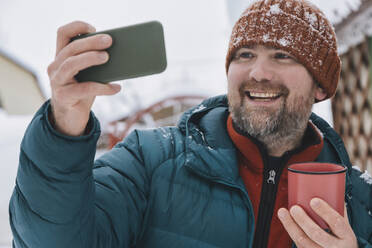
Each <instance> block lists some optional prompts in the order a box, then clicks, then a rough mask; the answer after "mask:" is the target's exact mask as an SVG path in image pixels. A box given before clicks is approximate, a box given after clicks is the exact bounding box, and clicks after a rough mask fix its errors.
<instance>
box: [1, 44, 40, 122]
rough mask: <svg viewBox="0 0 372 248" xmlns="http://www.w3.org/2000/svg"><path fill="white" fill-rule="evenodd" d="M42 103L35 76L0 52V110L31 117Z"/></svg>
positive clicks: (3, 52)
mask: <svg viewBox="0 0 372 248" xmlns="http://www.w3.org/2000/svg"><path fill="white" fill-rule="evenodd" d="M44 101H45V96H44V94H43V92H42V90H41V87H40V84H39V82H38V79H37V77H36V75H35V74H34V73H33V72H32V71H31V70H30V69H28V68H27V67H26V66H24V65H23V64H22V63H20V62H19V61H17V60H16V59H14V58H13V57H11V56H10V55H8V54H6V53H5V51H1V50H0V108H2V109H4V110H5V111H6V112H7V114H9V115H32V114H34V113H35V112H36V110H37V109H38V108H39V107H40V106H41V105H42V104H43V102H44Z"/></svg>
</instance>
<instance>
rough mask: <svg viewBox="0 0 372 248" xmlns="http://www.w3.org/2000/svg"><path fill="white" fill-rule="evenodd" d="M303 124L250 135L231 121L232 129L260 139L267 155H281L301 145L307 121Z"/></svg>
mask: <svg viewBox="0 0 372 248" xmlns="http://www.w3.org/2000/svg"><path fill="white" fill-rule="evenodd" d="M304 124H305V125H304V126H303V127H301V128H296V129H295V130H293V129H292V131H291V132H275V133H272V134H270V135H264V136H252V135H249V134H247V133H246V132H245V131H243V130H241V129H240V128H239V127H238V126H237V125H235V123H234V122H233V126H234V129H235V130H237V132H238V133H240V134H242V135H244V136H247V137H253V138H255V139H256V140H258V141H260V142H261V143H262V145H263V146H264V147H265V148H266V151H267V153H268V155H270V156H273V157H281V156H283V154H284V153H286V152H287V151H291V150H294V149H296V148H297V147H300V146H301V142H302V140H303V137H304V134H305V131H306V128H307V122H306V123H304Z"/></svg>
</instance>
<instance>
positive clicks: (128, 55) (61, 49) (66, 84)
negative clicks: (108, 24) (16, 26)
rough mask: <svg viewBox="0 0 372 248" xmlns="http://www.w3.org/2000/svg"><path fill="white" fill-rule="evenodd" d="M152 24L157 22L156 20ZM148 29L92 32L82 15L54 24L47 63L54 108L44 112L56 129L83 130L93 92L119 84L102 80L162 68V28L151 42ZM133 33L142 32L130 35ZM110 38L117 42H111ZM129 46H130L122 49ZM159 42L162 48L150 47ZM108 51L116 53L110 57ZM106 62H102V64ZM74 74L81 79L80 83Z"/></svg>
mask: <svg viewBox="0 0 372 248" xmlns="http://www.w3.org/2000/svg"><path fill="white" fill-rule="evenodd" d="M155 24H156V23H155ZM154 26H155V28H157V27H159V25H158V24H156V25H152V27H154ZM148 28H150V30H148ZM137 30H140V32H137ZM146 30H147V31H146ZM151 30H154V29H153V28H151V25H145V24H140V25H137V26H136V25H134V26H131V27H127V28H122V29H115V30H110V31H109V32H108V33H109V35H107V34H104V33H105V32H100V33H94V32H95V28H94V27H93V26H91V25H89V24H87V23H84V22H81V21H77V22H72V23H69V24H67V25H65V26H62V27H60V28H59V29H58V32H57V49H56V57H55V60H54V61H53V62H52V63H51V64H50V65H49V66H48V75H49V78H50V84H51V89H52V97H51V110H52V111H51V112H50V113H49V115H48V117H49V120H50V121H51V123H52V125H53V126H54V128H55V129H56V130H57V131H59V132H61V133H63V134H65V135H69V136H80V135H82V134H84V133H85V132H86V131H87V130H86V126H87V123H88V120H89V115H90V109H91V107H92V105H93V102H94V100H95V97H96V96H99V95H113V94H116V93H118V92H119V91H120V88H121V87H120V85H116V84H103V83H102V82H109V81H114V80H120V79H125V78H132V77H136V76H144V75H149V74H152V73H157V72H160V71H162V70H164V69H165V67H166V59H165V49H164V40H161V38H162V37H163V34H162V33H161V35H160V43H156V42H152V43H151V42H150V44H149V43H148V39H150V37H149V35H148V32H150V33H151V32H152V31H151ZM93 33H94V34H93ZM136 33H138V34H142V35H140V36H135V35H130V34H136ZM156 33H157V34H159V32H156ZM80 34H87V35H80ZM110 35H112V36H113V37H111V36H110ZM150 36H151V35H150ZM118 37H119V38H118ZM157 37H159V36H157ZM121 38H123V39H121ZM71 40H72V41H73V42H71ZM155 41H159V39H155ZM113 43H115V44H116V45H115V46H112V44H113ZM151 44H155V45H154V46H152V45H151ZM137 45H140V46H137ZM111 46H112V48H111ZM129 47H131V48H132V49H129V50H128V49H126V48H129ZM157 47H160V51H159V49H153V48H157ZM110 48H111V49H110ZM162 49H163V50H162ZM153 51H157V52H158V53H153ZM109 56H113V57H114V59H113V58H111V59H110V60H109ZM159 58H161V60H159ZM107 61H110V62H107ZM105 63H106V66H103V67H102V66H101V65H105ZM156 63H157V65H156ZM78 72H79V73H78ZM75 76H76V77H75ZM76 79H78V80H79V81H80V82H84V83H78V81H77V80H76ZM99 82H101V83H99Z"/></svg>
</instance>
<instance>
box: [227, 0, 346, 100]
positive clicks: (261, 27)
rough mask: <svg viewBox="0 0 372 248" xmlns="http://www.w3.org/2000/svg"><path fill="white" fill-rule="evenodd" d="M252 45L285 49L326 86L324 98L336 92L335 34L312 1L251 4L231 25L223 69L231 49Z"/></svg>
mask: <svg viewBox="0 0 372 248" xmlns="http://www.w3.org/2000/svg"><path fill="white" fill-rule="evenodd" d="M251 45H266V46H270V47H274V48H278V49H282V50H284V51H286V52H288V53H289V54H291V55H292V56H294V57H295V58H296V59H297V61H299V62H300V63H301V64H302V65H303V66H304V67H305V68H306V69H307V70H308V71H309V73H310V74H311V75H312V76H313V78H314V80H315V81H316V82H317V83H318V84H319V85H320V86H321V87H322V88H323V89H324V90H325V92H326V93H327V97H326V99H327V98H330V97H332V96H333V95H334V94H335V91H336V88H337V84H338V81H339V78H340V72H341V62H340V58H339V56H338V53H337V43H336V34H335V32H334V29H333V27H332V25H331V23H330V22H329V21H328V19H327V18H326V17H325V15H324V14H323V13H322V12H321V11H320V10H319V9H318V8H317V7H316V6H315V5H313V4H311V3H309V2H308V1H306V0H260V1H256V2H254V3H253V4H251V5H250V6H249V7H248V8H247V9H246V10H245V11H244V12H243V14H242V15H241V16H240V18H239V20H238V21H237V22H236V24H235V26H234V27H233V30H232V34H231V38H230V42H229V48H228V53H227V57H226V72H228V70H229V65H230V62H231V60H232V57H233V56H234V53H235V52H236V51H237V50H238V49H239V48H241V47H244V46H251Z"/></svg>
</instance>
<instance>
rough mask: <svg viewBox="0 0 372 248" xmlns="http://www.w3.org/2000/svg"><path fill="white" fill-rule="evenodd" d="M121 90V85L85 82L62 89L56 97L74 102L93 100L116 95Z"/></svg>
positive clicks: (57, 91)
mask: <svg viewBox="0 0 372 248" xmlns="http://www.w3.org/2000/svg"><path fill="white" fill-rule="evenodd" d="M120 89H121V86H120V85H119V84H101V83H96V82H85V83H77V84H69V85H66V86H63V87H60V88H58V89H57V90H56V92H55V97H56V98H59V99H67V98H69V100H72V101H77V100H82V99H86V98H92V97H95V96H104V95H114V94H116V93H118V92H119V91H120Z"/></svg>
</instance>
